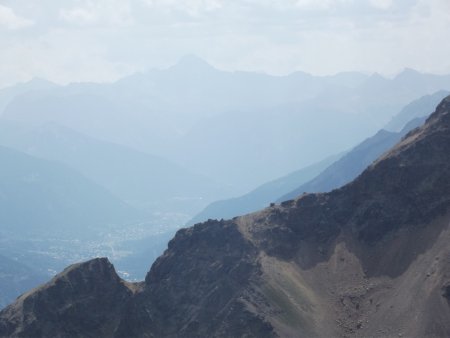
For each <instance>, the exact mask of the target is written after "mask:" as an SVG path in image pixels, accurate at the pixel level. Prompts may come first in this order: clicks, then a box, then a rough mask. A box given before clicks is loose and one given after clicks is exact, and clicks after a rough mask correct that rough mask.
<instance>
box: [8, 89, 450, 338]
mask: <svg viewBox="0 0 450 338" xmlns="http://www.w3.org/2000/svg"><path fill="white" fill-rule="evenodd" d="M449 242H450V97H448V98H446V99H444V100H443V101H442V103H441V104H440V105H439V106H438V107H437V109H436V112H435V113H434V114H433V115H431V116H430V118H429V119H428V120H427V122H426V124H425V125H424V126H423V127H421V128H418V129H416V130H414V131H412V132H411V133H409V134H408V135H407V136H406V137H405V138H404V139H403V140H402V141H401V142H400V143H399V144H398V145H397V146H395V147H394V148H393V149H392V150H391V151H389V152H388V153H386V154H384V155H383V156H382V157H381V158H380V159H379V160H377V161H376V162H375V163H373V164H372V165H371V166H370V167H369V168H368V169H367V170H366V171H364V172H363V173H362V174H361V175H360V176H359V177H358V178H357V179H356V180H354V181H353V182H352V183H350V184H348V185H346V186H344V187H342V188H340V189H337V190H334V191H332V192H330V193H327V194H308V195H303V196H300V197H298V198H297V199H295V200H291V201H287V202H283V203H282V204H281V205H273V206H271V207H270V208H267V209H265V210H262V211H260V212H257V213H254V214H249V215H246V216H243V217H239V218H235V219H233V220H228V221H212V220H210V221H208V222H205V223H203V224H197V225H195V226H194V227H192V228H189V229H183V230H180V231H179V232H178V233H177V235H176V236H175V238H174V239H173V240H172V241H171V242H170V243H169V248H168V250H167V251H166V252H165V253H164V255H162V256H161V257H160V258H159V259H158V260H157V261H156V262H155V264H154V265H153V267H152V269H151V270H150V272H149V273H148V275H147V277H146V280H145V282H144V283H142V284H139V285H138V284H135V285H129V284H126V283H125V282H123V281H121V280H120V279H119V278H118V277H117V275H116V274H115V272H114V270H113V268H112V266H111V265H110V264H109V263H108V262H107V261H106V260H105V259H99V260H94V261H90V262H86V263H82V264H79V265H75V266H72V267H69V268H68V269H67V270H65V271H64V272H63V273H62V274H60V275H58V276H56V277H55V278H54V279H53V280H52V281H51V282H50V283H48V284H46V285H44V286H42V287H41V288H38V289H36V290H32V291H31V292H29V293H28V294H25V295H23V296H21V297H20V298H19V299H18V300H17V301H16V302H15V303H14V304H12V305H10V306H9V307H7V308H6V309H5V310H3V311H2V312H0V335H3V336H33V337H43V336H52V337H58V336H60V337H62V336H64V337H66V336H84V337H86V336H96V337H102V336H104V337H112V336H115V337H206V336H207V337H277V336H279V337H399V336H404V337H418V338H419V337H448V336H450V296H449V295H450V279H449V276H450V246H449V245H448V243H449Z"/></svg>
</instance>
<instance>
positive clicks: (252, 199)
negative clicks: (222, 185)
mask: <svg viewBox="0 0 450 338" xmlns="http://www.w3.org/2000/svg"><path fill="white" fill-rule="evenodd" d="M338 157H339V156H338V155H337V156H331V157H329V158H327V159H325V160H323V161H321V162H319V163H315V164H313V165H310V166H308V167H306V168H303V169H300V170H296V171H295V172H293V173H291V174H289V175H286V176H283V177H281V178H278V179H276V180H273V181H270V182H267V183H265V184H263V185H261V186H259V187H258V188H256V189H254V190H252V191H250V192H249V193H247V194H245V195H242V196H239V197H235V198H230V199H226V200H220V201H216V202H213V203H211V204H209V205H208V206H207V207H206V208H205V209H203V210H202V211H201V212H200V213H198V214H197V215H195V216H194V217H193V218H192V219H191V220H190V221H189V222H188V223H187V225H194V224H195V223H199V222H204V221H206V220H208V219H221V218H225V219H226V218H232V217H235V216H238V215H244V214H248V213H250V212H254V211H257V210H260V209H263V208H265V207H267V206H269V204H270V203H272V202H274V201H276V200H277V199H278V198H279V197H280V196H282V195H285V194H287V193H288V192H291V191H292V190H293V188H294V187H298V186H300V185H302V184H304V183H306V182H309V181H310V180H311V179H312V178H314V177H316V176H317V175H318V174H319V173H321V172H322V171H323V170H324V169H326V168H327V167H328V166H329V165H330V164H331V163H333V162H334V161H335V160H336V159H337V158H338Z"/></svg>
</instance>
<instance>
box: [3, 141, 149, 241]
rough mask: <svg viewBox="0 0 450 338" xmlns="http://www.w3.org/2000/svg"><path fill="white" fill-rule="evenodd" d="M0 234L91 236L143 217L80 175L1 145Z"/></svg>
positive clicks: (18, 235) (13, 235)
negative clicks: (0, 225)
mask: <svg viewBox="0 0 450 338" xmlns="http://www.w3.org/2000/svg"><path fill="white" fill-rule="evenodd" d="M0 162H1V163H2V165H1V166H0V223H1V224H2V227H1V229H0V233H1V234H3V235H5V234H7V235H9V236H12V237H21V236H27V237H30V236H47V237H48V236H52V237H53V236H55V237H58V236H60V237H62V238H71V236H72V235H73V234H75V233H76V234H77V236H83V235H84V236H86V237H90V236H92V234H94V233H96V232H98V231H104V230H105V229H107V228H108V227H113V226H116V227H118V226H122V225H123V223H124V222H132V221H135V222H137V221H139V220H141V219H142V218H144V217H143V214H141V213H140V212H138V211H137V210H136V209H134V208H132V207H130V206H129V205H127V204H125V203H123V202H122V201H121V200H120V199H118V198H117V197H115V196H114V195H112V194H111V193H110V192H108V191H107V190H106V189H104V188H102V187H100V186H99V185H97V184H95V183H93V182H92V181H90V180H88V179H87V178H85V177H84V176H82V175H80V174H79V173H78V172H76V171H74V170H72V169H70V168H68V167H66V166H64V165H61V164H59V163H56V162H52V161H47V160H43V159H38V158H36V157H32V156H29V155H27V154H24V153H21V152H18V151H16V150H13V149H10V148H6V147H1V146H0Z"/></svg>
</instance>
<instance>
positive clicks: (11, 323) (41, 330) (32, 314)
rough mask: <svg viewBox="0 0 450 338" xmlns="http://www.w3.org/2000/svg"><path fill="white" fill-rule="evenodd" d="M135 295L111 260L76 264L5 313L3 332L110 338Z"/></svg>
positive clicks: (2, 318) (1, 319)
mask: <svg viewBox="0 0 450 338" xmlns="http://www.w3.org/2000/svg"><path fill="white" fill-rule="evenodd" d="M131 295H132V291H131V289H130V288H128V287H127V285H126V284H125V283H124V282H123V281H122V280H121V279H120V278H119V277H118V276H117V274H116V272H115V270H114V267H113V266H112V264H111V263H110V262H109V261H108V260H107V259H106V258H98V259H94V260H91V261H88V262H85V263H80V264H75V265H72V266H70V267H68V268H67V269H66V270H64V271H63V272H62V273H60V274H58V275H57V276H55V277H54V278H53V279H52V280H51V281H50V282H49V283H47V284H45V285H43V286H41V287H39V288H37V289H34V290H32V291H30V292H29V293H27V294H24V295H22V296H21V297H19V298H18V299H17V301H16V302H15V303H14V304H12V305H11V306H9V307H8V308H6V309H5V310H4V311H3V312H2V316H1V318H0V332H1V334H2V336H23V337H99V336H108V335H111V334H112V333H113V332H114V331H115V329H116V327H117V325H118V322H119V318H120V315H121V311H120V309H121V307H122V306H123V305H124V303H126V302H127V301H128V300H129V299H130V298H131Z"/></svg>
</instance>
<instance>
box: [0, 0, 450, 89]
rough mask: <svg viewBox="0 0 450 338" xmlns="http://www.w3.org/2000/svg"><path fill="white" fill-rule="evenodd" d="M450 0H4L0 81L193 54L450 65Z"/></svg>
mask: <svg viewBox="0 0 450 338" xmlns="http://www.w3.org/2000/svg"><path fill="white" fill-rule="evenodd" d="M449 36H450V0H185V1H183V0H65V1H58V0H34V1H30V0H0V88H1V87H5V86H8V85H12V84H14V83H17V82H23V81H28V80H30V79H31V78H33V77H40V78H44V79H48V80H51V81H53V82H57V83H61V84H65V83H69V82H80V81H91V82H109V81H114V80H116V79H118V78H121V77H124V76H126V75H128V74H132V73H134V72H139V71H146V70H148V69H153V68H165V67H168V66H170V65H172V64H174V63H176V62H177V60H179V59H180V58H181V57H183V56H184V55H187V54H195V55H198V56H199V57H201V58H203V59H205V60H207V61H208V62H209V63H211V64H212V65H214V66H215V67H217V68H220V69H224V70H247V71H258V72H265V73H269V74H275V75H277V74H278V75H282V74H288V73H291V72H294V71H304V72H308V73H311V74H316V75H328V74H335V73H338V72H341V71H362V72H366V73H373V72H378V73H381V74H383V75H386V76H392V75H394V74H396V73H398V72H400V71H401V70H402V69H404V68H414V69H416V70H418V71H421V72H428V73H437V74H443V73H450V57H449V56H450V43H449V41H448V37H449Z"/></svg>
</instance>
